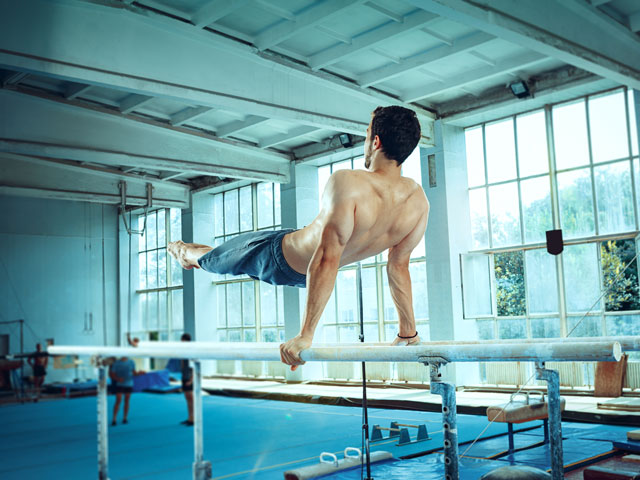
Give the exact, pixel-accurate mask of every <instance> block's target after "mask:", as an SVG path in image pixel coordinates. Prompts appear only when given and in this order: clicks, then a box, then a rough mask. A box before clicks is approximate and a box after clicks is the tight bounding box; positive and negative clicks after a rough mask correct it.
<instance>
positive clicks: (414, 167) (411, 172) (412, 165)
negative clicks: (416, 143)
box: [402, 147, 422, 185]
mask: <svg viewBox="0 0 640 480" xmlns="http://www.w3.org/2000/svg"><path fill="white" fill-rule="evenodd" d="M402 175H403V176H405V177H408V178H411V179H412V180H413V181H414V182H416V183H417V184H418V185H422V172H421V169H420V147H416V148H415V149H414V150H413V152H411V155H409V156H408V157H407V159H406V160H405V161H404V162H402Z"/></svg>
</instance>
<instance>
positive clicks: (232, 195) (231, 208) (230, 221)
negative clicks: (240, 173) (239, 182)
mask: <svg viewBox="0 0 640 480" xmlns="http://www.w3.org/2000/svg"><path fill="white" fill-rule="evenodd" d="M238 228H239V224H238V190H230V191H228V192H224V231H225V233H226V234H227V235H229V234H231V233H238Z"/></svg>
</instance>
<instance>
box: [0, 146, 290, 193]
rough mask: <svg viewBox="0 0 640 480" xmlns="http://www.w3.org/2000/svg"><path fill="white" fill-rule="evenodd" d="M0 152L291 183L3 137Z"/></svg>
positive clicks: (241, 170)
mask: <svg viewBox="0 0 640 480" xmlns="http://www.w3.org/2000/svg"><path fill="white" fill-rule="evenodd" d="M0 152H6V153H15V154H18V155H26V156H34V157H48V158H56V159H62V160H75V161H77V162H87V161H88V162H95V163H100V164H104V165H112V166H127V167H136V168H142V169H151V170H167V171H175V172H180V173H182V174H191V175H194V174H196V175H216V176H224V177H232V178H246V179H251V180H263V181H270V182H277V183H282V182H286V181H288V179H287V175H286V174H285V173H280V172H277V171H269V170H268V169H267V168H263V169H260V168H250V167H240V166H237V167H229V166H225V165H220V164H215V163H199V162H193V161H188V160H180V159H173V158H163V157H151V156H143V155H139V154H132V153H129V152H122V151H107V150H97V149H88V148H82V147H76V146H69V145H62V144H50V143H38V142H24V141H18V140H12V139H3V138H0Z"/></svg>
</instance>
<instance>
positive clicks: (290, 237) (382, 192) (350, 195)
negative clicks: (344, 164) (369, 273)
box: [282, 170, 427, 274]
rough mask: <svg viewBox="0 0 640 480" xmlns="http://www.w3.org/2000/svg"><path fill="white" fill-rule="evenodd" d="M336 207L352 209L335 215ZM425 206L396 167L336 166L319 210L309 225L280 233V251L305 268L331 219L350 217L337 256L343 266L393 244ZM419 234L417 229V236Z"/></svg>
mask: <svg viewBox="0 0 640 480" xmlns="http://www.w3.org/2000/svg"><path fill="white" fill-rule="evenodd" d="M336 207H337V208H340V207H344V208H345V209H349V210H352V212H349V214H348V215H344V218H343V216H339V217H337V218H336V215H335V208H336ZM426 211H427V199H426V197H425V194H424V191H423V190H422V188H421V187H420V186H419V185H417V184H416V182H414V181H413V180H411V179H410V178H407V177H402V176H400V172H397V175H390V174H389V173H387V172H385V173H381V172H379V171H378V172H375V171H374V172H371V171H366V170H340V171H338V172H336V173H334V174H333V175H332V176H331V178H330V179H329V182H328V184H327V187H326V189H325V191H324V193H323V201H322V210H321V211H320V214H319V215H318V216H317V217H316V218H315V220H314V221H313V222H312V223H311V224H309V225H308V226H306V227H304V228H303V229H301V230H297V231H295V232H292V233H289V234H287V235H285V236H284V239H283V241H282V251H283V253H284V257H285V259H286V260H287V263H288V264H289V265H290V266H291V267H292V268H293V269H294V270H296V271H297V272H299V273H302V274H306V273H307V271H308V269H309V263H310V261H311V258H312V256H313V254H314V252H315V251H316V249H317V247H318V244H319V243H320V240H321V237H322V232H323V230H324V228H325V226H326V225H327V224H329V223H330V222H332V221H336V220H337V221H344V222H346V223H350V222H352V223H353V225H348V226H347V229H350V230H351V232H350V236H349V238H348V239H347V241H346V244H345V246H344V250H343V251H342V255H341V257H340V262H339V266H340V267H342V266H344V265H349V264H351V263H355V262H358V261H360V260H364V259H366V258H369V257H372V256H374V255H377V254H378V253H381V252H383V251H384V250H387V249H389V248H391V247H393V246H395V245H398V244H399V243H400V242H401V241H402V240H403V239H404V238H405V237H407V235H409V234H410V233H411V232H412V231H413V230H414V229H415V228H416V226H418V225H419V223H420V220H422V219H423V217H424V216H425V214H426ZM341 227H343V226H342V225H339V226H338V228H339V229H342V228H341ZM421 233H422V234H424V228H423V229H422V232H421ZM421 238H422V235H421V236H420V238H419V239H418V241H420V239H421Z"/></svg>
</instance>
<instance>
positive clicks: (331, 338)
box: [320, 325, 338, 343]
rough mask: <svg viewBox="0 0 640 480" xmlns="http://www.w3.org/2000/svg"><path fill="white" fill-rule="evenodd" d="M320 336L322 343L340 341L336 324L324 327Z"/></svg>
mask: <svg viewBox="0 0 640 480" xmlns="http://www.w3.org/2000/svg"><path fill="white" fill-rule="evenodd" d="M320 338H321V339H322V343H338V327H336V326H335V325H330V326H326V327H322V330H321V331H320Z"/></svg>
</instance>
